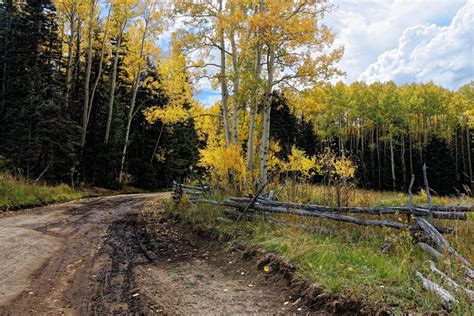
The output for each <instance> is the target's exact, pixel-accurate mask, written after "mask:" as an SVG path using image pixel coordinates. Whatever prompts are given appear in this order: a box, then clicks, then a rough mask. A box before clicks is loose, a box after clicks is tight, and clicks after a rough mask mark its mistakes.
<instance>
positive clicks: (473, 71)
mask: <svg viewBox="0 0 474 316" xmlns="http://www.w3.org/2000/svg"><path fill="white" fill-rule="evenodd" d="M473 41H474V0H469V1H468V2H467V3H466V4H465V5H464V6H463V7H462V8H461V9H460V10H459V12H458V13H457V14H456V16H455V17H454V18H453V20H452V22H451V24H450V25H449V26H437V25H435V24H431V25H428V26H425V25H417V26H413V27H410V28H407V29H406V30H405V31H404V32H403V35H402V36H401V37H400V39H399V43H398V47H397V48H395V49H391V50H387V51H385V52H384V53H382V54H380V56H379V57H378V59H377V61H376V62H375V63H373V64H371V65H370V66H369V67H368V68H367V69H366V70H365V71H364V72H363V73H362V74H361V75H360V76H359V80H363V81H367V82H369V83H370V82H374V81H387V80H393V81H395V82H396V83H399V84H402V83H405V82H426V81H433V82H435V83H437V84H441V85H443V86H446V87H449V88H452V89H457V88H459V87H460V86H461V85H463V84H465V83H467V82H468V81H470V80H473V79H474V47H473Z"/></svg>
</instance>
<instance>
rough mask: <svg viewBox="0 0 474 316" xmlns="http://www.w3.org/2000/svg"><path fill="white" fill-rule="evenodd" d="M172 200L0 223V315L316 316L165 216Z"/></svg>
mask: <svg viewBox="0 0 474 316" xmlns="http://www.w3.org/2000/svg"><path fill="white" fill-rule="evenodd" d="M167 196H168V195H167V194H139V195H122V196H114V197H105V198H94V199H85V200H81V201H76V202H69V203H64V204H59V205H54V206H48V207H42V208H37V209H31V210H26V211H21V212H18V213H16V214H15V215H13V216H9V217H6V216H3V217H1V218H0V280H1V282H0V314H1V315H18V314H66V315H89V314H95V315H105V314H107V315H110V314H122V315H125V314H209V313H213V314H229V313H230V314H233V313H244V314H255V313H257V314H259V313H263V314H282V313H288V312H292V313H307V312H312V313H316V312H315V311H310V310H309V309H308V308H307V307H305V306H304V305H302V304H301V303H299V300H298V298H297V297H291V295H290V294H289V293H291V292H290V291H287V289H286V288H285V284H284V282H278V281H277V282H275V281H271V280H265V278H264V277H262V276H261V274H262V273H261V272H259V271H258V270H257V269H255V264H254V263H251V262H245V260H242V258H241V257H242V256H241V255H240V254H238V253H234V252H233V251H229V250H228V249H223V247H222V246H221V245H222V244H221V243H218V242H217V241H215V240H213V239H212V238H208V237H207V236H203V235H202V233H201V234H199V233H196V232H195V231H194V230H193V227H191V226H189V225H185V224H183V223H181V222H180V221H177V220H176V219H173V218H170V217H168V216H166V215H164V214H163V212H162V211H161V210H160V207H156V203H159V201H160V200H162V199H164V198H166V197H167ZM150 203H151V204H154V205H155V207H154V208H153V210H152V211H151V213H150V211H148V213H147V215H146V216H144V215H143V214H145V213H146V212H145V213H144V209H147V207H148V206H149V205H151V204H150ZM150 214H152V215H151V216H150ZM318 314H319V313H318Z"/></svg>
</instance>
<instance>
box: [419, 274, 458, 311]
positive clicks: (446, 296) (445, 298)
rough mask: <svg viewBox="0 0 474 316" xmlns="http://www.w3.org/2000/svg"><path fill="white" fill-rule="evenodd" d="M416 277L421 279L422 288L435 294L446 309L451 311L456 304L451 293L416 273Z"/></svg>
mask: <svg viewBox="0 0 474 316" xmlns="http://www.w3.org/2000/svg"><path fill="white" fill-rule="evenodd" d="M416 276H417V277H419V278H420V279H421V282H422V283H423V288H424V289H425V290H427V291H430V292H433V293H436V294H437V295H438V296H439V298H440V299H441V302H442V303H443V305H444V306H445V307H446V308H447V309H452V308H453V306H454V305H455V304H457V303H458V301H457V300H456V298H455V297H454V296H453V295H452V294H451V293H449V292H448V291H447V290H445V289H444V288H442V287H441V286H440V285H438V284H436V283H435V282H433V281H430V280H428V279H427V278H425V277H424V276H423V274H421V273H420V272H418V271H416Z"/></svg>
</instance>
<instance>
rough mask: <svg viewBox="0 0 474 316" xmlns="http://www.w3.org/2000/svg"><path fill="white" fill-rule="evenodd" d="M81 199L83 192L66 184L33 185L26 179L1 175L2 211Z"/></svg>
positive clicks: (0, 208) (0, 194)
mask: <svg viewBox="0 0 474 316" xmlns="http://www.w3.org/2000/svg"><path fill="white" fill-rule="evenodd" d="M81 197H82V193H81V192H78V191H75V190H73V189H71V187H69V186H68V185H66V184H59V185H55V186H48V185H43V184H37V185H33V184H32V183H30V182H28V181H26V180H25V179H22V178H17V177H13V176H11V175H9V174H5V173H0V211H8V210H15V209H20V208H26V207H33V206H38V205H43V204H48V203H54V202H62V201H68V200H74V199H79V198H81Z"/></svg>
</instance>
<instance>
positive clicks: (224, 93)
mask: <svg viewBox="0 0 474 316" xmlns="http://www.w3.org/2000/svg"><path fill="white" fill-rule="evenodd" d="M222 11H223V0H219V13H220V14H222ZM219 31H220V34H219V45H220V53H221V56H220V57H221V64H220V66H221V67H220V68H221V71H220V75H219V77H220V78H219V80H220V84H221V95H222V101H221V108H222V116H223V117H224V135H225V143H226V146H227V147H229V146H230V132H229V126H230V124H229V109H228V99H229V91H228V88H227V74H226V56H225V54H226V52H225V37H224V36H225V34H224V28H223V27H222V26H221V29H220V30H219Z"/></svg>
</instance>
